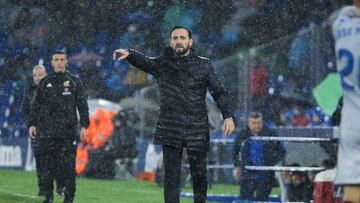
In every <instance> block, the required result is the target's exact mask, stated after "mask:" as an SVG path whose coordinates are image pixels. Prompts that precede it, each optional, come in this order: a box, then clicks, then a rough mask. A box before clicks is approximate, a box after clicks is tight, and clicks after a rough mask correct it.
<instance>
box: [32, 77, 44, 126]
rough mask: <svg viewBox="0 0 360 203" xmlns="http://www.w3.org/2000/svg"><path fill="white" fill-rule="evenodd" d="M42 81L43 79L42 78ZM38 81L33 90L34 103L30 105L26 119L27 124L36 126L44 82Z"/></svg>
mask: <svg viewBox="0 0 360 203" xmlns="http://www.w3.org/2000/svg"><path fill="white" fill-rule="evenodd" d="M42 81H43V80H42ZM42 81H41V82H40V84H39V86H38V87H37V88H36V90H35V99H34V103H32V104H31V107H30V116H29V120H28V122H29V123H28V126H36V125H37V124H38V122H39V116H40V108H41V106H42V105H43V104H42V103H43V101H44V99H43V97H44V96H43V95H44V88H45V87H44V83H43V82H42Z"/></svg>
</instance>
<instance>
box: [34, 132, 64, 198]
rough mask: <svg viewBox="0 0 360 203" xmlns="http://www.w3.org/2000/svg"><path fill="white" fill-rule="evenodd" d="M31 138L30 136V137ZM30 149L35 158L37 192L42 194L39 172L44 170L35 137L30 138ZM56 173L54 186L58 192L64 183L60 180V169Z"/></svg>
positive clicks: (42, 188)
mask: <svg viewBox="0 0 360 203" xmlns="http://www.w3.org/2000/svg"><path fill="white" fill-rule="evenodd" d="M30 139H31V138H30ZM31 149H32V151H33V153H34V158H35V163H36V164H35V170H36V176H37V179H38V187H39V192H40V194H41V195H44V186H43V182H42V181H41V177H42V176H41V172H42V171H44V169H42V168H41V167H42V165H41V162H44V161H41V160H40V159H41V158H42V157H45V156H42V155H41V153H42V151H41V150H40V149H39V144H38V141H37V140H36V139H31ZM57 172H58V173H57V174H56V175H55V182H56V188H57V189H58V190H59V192H60V191H61V190H62V188H63V185H64V183H63V182H62V178H61V175H62V174H61V171H57Z"/></svg>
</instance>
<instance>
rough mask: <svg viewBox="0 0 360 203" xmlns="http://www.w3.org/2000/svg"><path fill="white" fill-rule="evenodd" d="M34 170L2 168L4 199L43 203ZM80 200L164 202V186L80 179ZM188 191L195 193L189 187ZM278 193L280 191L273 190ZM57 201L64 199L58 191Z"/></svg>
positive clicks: (217, 188)
mask: <svg viewBox="0 0 360 203" xmlns="http://www.w3.org/2000/svg"><path fill="white" fill-rule="evenodd" d="M36 181H37V180H36V176H35V173H34V172H24V171H13V170H0V202H1V203H7V202H8V203H20V202H21V203H30V202H42V198H40V197H38V196H37V191H38V188H37V184H36ZM76 182H77V190H76V197H75V202H76V203H82V202H83V203H102V202H104V203H161V202H164V199H163V189H162V188H160V187H158V186H157V185H156V183H153V182H143V181H137V180H133V181H118V180H95V179H86V178H77V181H76ZM185 191H186V192H192V188H191V187H190V186H187V187H186V188H185ZM273 192H274V193H275V194H276V193H277V194H278V192H279V191H278V190H276V191H273ZM208 193H225V194H238V193H239V187H238V186H236V185H214V186H213V187H212V188H211V189H209V191H208ZM54 197H55V201H54V202H56V203H61V202H62V198H61V197H59V196H57V195H56V193H55V192H54ZM181 202H182V203H192V200H191V199H188V198H181Z"/></svg>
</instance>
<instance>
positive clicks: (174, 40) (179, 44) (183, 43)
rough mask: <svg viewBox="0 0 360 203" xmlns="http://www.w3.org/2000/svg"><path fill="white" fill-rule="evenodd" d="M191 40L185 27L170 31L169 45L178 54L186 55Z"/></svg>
mask: <svg viewBox="0 0 360 203" xmlns="http://www.w3.org/2000/svg"><path fill="white" fill-rule="evenodd" d="M192 43H193V40H192V39H190V38H189V34H188V32H187V31H186V30H185V29H176V30H174V31H173V32H172V33H171V38H170V47H171V48H172V49H173V50H174V51H175V53H176V55H178V56H186V55H188V54H189V52H190V47H191V46H192Z"/></svg>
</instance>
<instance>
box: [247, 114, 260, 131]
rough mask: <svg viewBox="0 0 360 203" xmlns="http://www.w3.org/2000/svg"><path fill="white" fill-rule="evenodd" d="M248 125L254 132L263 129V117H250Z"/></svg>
mask: <svg viewBox="0 0 360 203" xmlns="http://www.w3.org/2000/svg"><path fill="white" fill-rule="evenodd" d="M248 126H249V128H250V131H251V132H252V133H254V134H257V133H259V132H260V131H261V130H262V129H263V120H262V118H249V120H248Z"/></svg>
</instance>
